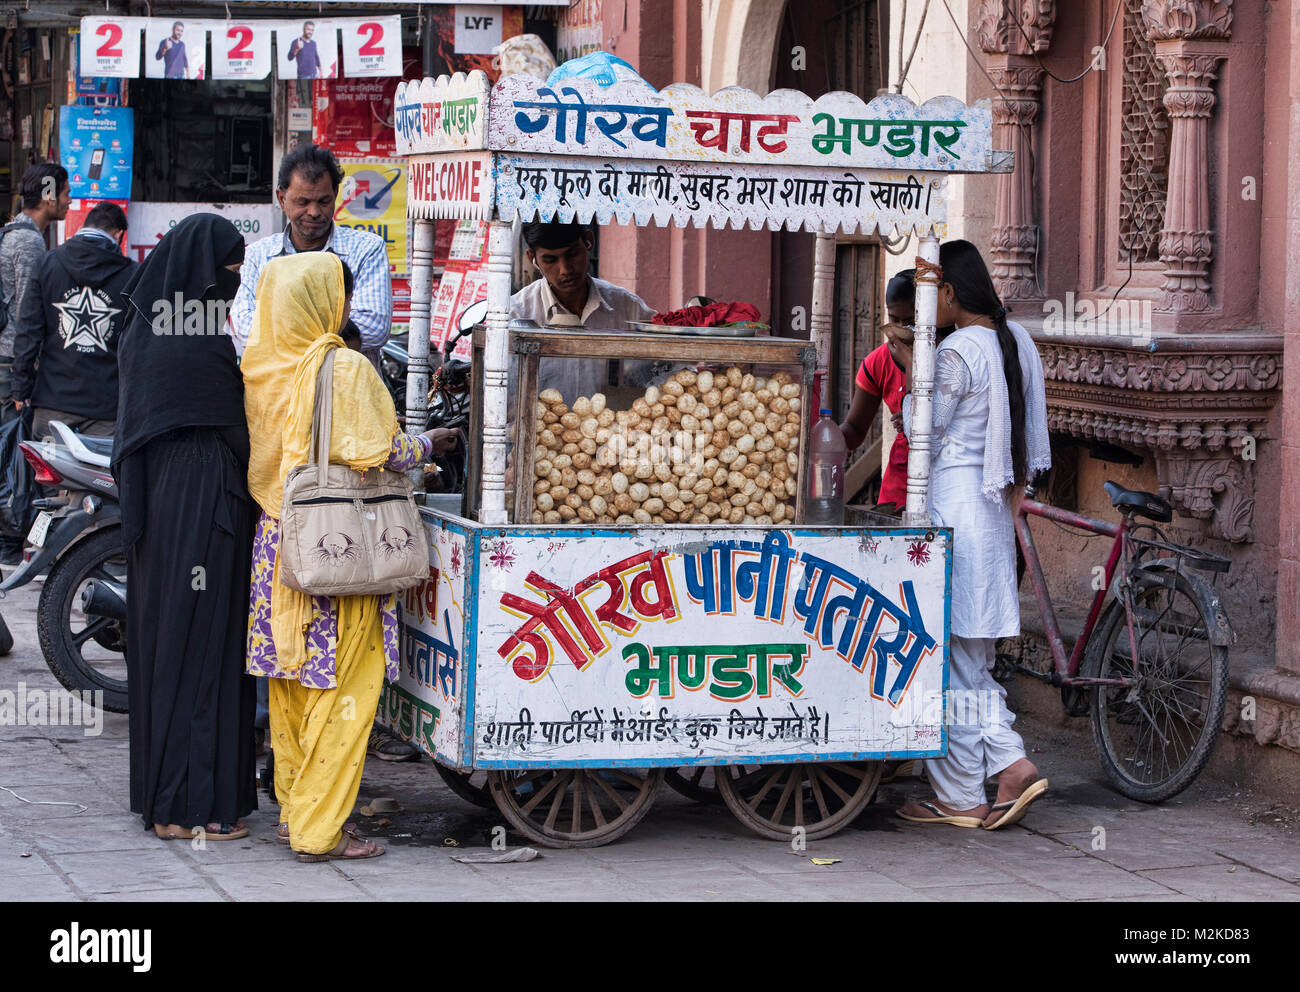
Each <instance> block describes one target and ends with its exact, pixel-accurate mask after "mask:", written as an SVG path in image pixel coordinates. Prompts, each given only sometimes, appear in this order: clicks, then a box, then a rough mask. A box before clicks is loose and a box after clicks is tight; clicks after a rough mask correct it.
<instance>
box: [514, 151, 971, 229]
mask: <svg viewBox="0 0 1300 992" xmlns="http://www.w3.org/2000/svg"><path fill="white" fill-rule="evenodd" d="M494 169H495V172H496V176H495V181H496V188H497V212H498V214H499V216H500V217H501V218H502V219H503V220H513V219H514V218H515V217H519V218H521V219H522V220H525V221H528V220H535V219H539V218H540V219H546V218H550V217H557V218H558V219H560V220H563V221H570V220H573V219H574V218H575V217H576V218H577V219H578V220H579V221H582V222H583V223H591V222H593V221H594V222H596V223H600V224H607V223H610V222H611V221H615V222H617V223H620V224H627V223H636V224H649V223H651V222H653V223H656V224H659V225H668V224H675V225H677V226H685V225H686V224H689V223H694V224H695V225H696V226H697V227H705V226H707V225H710V224H711V225H713V226H714V227H718V228H721V227H726V226H727V225H730V226H732V227H737V228H739V227H744V226H747V225H748V226H749V227H753V228H761V227H770V228H773V229H776V228H780V227H785V228H788V229H789V230H799V229H801V228H802V229H804V230H808V231H823V232H832V231H837V230H838V231H842V232H844V233H846V234H851V233H855V232H856V233H860V234H871V233H873V232H877V231H879V232H880V233H881V234H887V235H891V236H897V235H899V234H906V233H909V232H910V233H915V234H917V235H920V236H925V235H930V234H933V235H934V236H936V237H940V238H942V237H945V236H946V234H947V209H946V201H945V196H944V193H945V189H946V184H947V177H946V176H936V175H933V174H928V175H927V174H926V173H916V172H884V171H879V170H871V169H835V170H828V169H814V168H809V167H806V166H793V167H785V168H778V167H773V166H756V165H729V164H724V163H718V164H705V163H694V162H656V161H654V160H650V159H642V160H639V161H637V160H628V159H598V158H560V157H556V156H553V155H505V154H497V155H496V156H495V162H494Z"/></svg>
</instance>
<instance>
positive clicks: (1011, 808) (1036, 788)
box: [982, 778, 1047, 830]
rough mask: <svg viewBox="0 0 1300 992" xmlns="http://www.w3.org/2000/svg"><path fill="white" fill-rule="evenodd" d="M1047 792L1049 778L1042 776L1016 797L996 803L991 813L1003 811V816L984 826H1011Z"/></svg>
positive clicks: (998, 828)
mask: <svg viewBox="0 0 1300 992" xmlns="http://www.w3.org/2000/svg"><path fill="white" fill-rule="evenodd" d="M1046 792H1047V779H1045V778H1040V779H1039V780H1038V781H1037V782H1035V783H1033V784H1032V785H1030V786H1028V787H1027V788H1026V789H1025V791H1024V792H1022V793H1020V795H1019V796H1018V797H1017V798H1015V799H1008V800H1006V801H1005V802H1000V803H994V804H993V805H992V807H990V809H989V815H990V816H991V815H992V814H994V813H1002V816H1000V817H998V819H996V820H994V821H993V822H992V823H984V824H982V826H983V827H984V829H985V830H1000V829H1001V828H1003V827H1009V826H1011V825H1012V824H1013V823H1019V822H1020V821H1021V820H1023V819H1024V818H1025V814H1026V813H1028V812H1029V807H1030V805H1031V804H1032V803H1033V802H1034V801H1035V800H1037V799H1041V798H1042V797H1043V795H1044V793H1046Z"/></svg>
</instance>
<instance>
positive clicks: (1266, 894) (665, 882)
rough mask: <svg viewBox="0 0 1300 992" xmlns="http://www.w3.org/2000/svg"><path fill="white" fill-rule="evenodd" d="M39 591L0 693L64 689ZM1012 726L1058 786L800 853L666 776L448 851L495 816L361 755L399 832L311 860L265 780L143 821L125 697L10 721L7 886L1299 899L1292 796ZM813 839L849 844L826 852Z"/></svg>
mask: <svg viewBox="0 0 1300 992" xmlns="http://www.w3.org/2000/svg"><path fill="white" fill-rule="evenodd" d="M37 591H38V587H35V586H33V587H28V588H27V589H24V590H19V591H18V592H17V593H15V594H13V595H11V596H10V598H8V599H7V600H4V601H3V603H0V609H2V610H3V612H4V615H5V618H6V620H7V621H8V623H9V625H10V627H11V629H12V630H13V632H14V636H15V639H16V642H17V643H16V645H15V648H14V651H13V653H12V654H11V655H10V656H9V657H7V658H4V659H0V691H3V690H10V691H16V690H17V688H18V685H19V683H24V684H25V685H26V686H27V687H28V689H34V688H41V689H54V688H56V687H57V683H56V682H55V680H54V678H53V676H52V675H51V674H50V672H49V670H48V669H47V668H46V667H45V664H44V661H43V660H42V658H41V655H40V652H39V648H38V647H37V645H36V632H35V620H34V608H35V603H36V594H37ZM1018 726H1019V729H1020V730H1021V731H1022V733H1023V734H1024V736H1025V738H1026V744H1027V746H1029V747H1031V748H1036V749H1040V750H1039V752H1038V753H1035V754H1033V755H1032V757H1033V758H1034V760H1035V761H1036V762H1037V763H1038V764H1039V766H1040V768H1041V769H1042V770H1043V771H1044V773H1045V774H1047V775H1048V776H1050V778H1051V781H1052V789H1051V792H1050V794H1049V795H1048V797H1047V798H1045V799H1044V800H1042V801H1041V802H1039V803H1038V804H1037V805H1036V806H1035V808H1034V810H1033V812H1032V813H1031V815H1030V816H1029V818H1028V819H1027V820H1026V821H1025V822H1024V824H1023V825H1022V826H1017V827H1013V828H1011V829H1008V830H1005V831H998V832H985V831H974V830H960V829H955V828H951V827H940V826H923V825H913V824H908V823H905V822H903V821H900V820H897V819H895V818H894V817H893V816H892V810H893V808H894V807H895V806H897V805H898V802H899V801H900V800H901V799H902V797H903V795H904V794H905V792H906V791H907V789H906V788H905V787H903V786H897V785H891V786H887V787H884V788H883V789H882V790H881V795H880V796H879V797H878V799H877V802H876V803H875V804H874V805H873V806H871V807H869V808H868V809H867V810H866V812H865V813H864V814H863V816H862V817H860V818H859V820H858V822H857V823H856V824H854V825H853V826H852V827H850V828H848V829H846V830H844V831H842V832H841V833H839V834H838V835H836V836H834V837H832V838H829V839H827V840H822V841H815V842H812V843H810V844H809V845H808V849H807V850H806V851H803V852H792V851H791V850H790V848H789V845H788V844H783V843H778V842H773V841H767V840H762V839H760V838H757V837H755V836H753V835H751V834H749V833H748V832H746V831H745V829H744V828H743V827H741V826H740V824H739V823H737V822H736V821H735V819H734V818H733V817H732V816H731V814H730V813H729V812H728V811H727V810H726V809H725V807H722V806H703V805H698V804H695V803H692V802H690V801H688V800H686V799H684V798H682V797H681V796H679V795H677V794H676V793H675V792H672V791H670V790H669V789H667V788H666V787H665V788H664V790H663V791H662V792H661V793H660V794H659V797H658V800H657V802H656V805H655V807H654V809H652V810H651V811H650V813H649V815H648V816H647V817H646V819H645V820H643V821H642V822H641V823H640V824H638V825H637V826H636V827H635V828H634V829H633V830H632V831H631V833H629V834H628V835H627V836H626V837H625V838H624V839H622V840H621V841H618V842H616V843H614V844H611V845H609V846H606V847H602V848H595V849H591V850H583V851H551V850H547V851H544V852H543V856H542V857H541V858H540V859H538V860H536V861H533V862H529V863H523V864H506V865H462V864H458V863H456V862H453V861H452V860H450V856H451V854H453V853H455V852H454V851H453V850H451V848H450V847H449V845H451V844H455V845H458V846H459V848H460V849H462V850H465V849H474V848H478V849H484V848H486V846H487V842H488V834H489V832H490V831H491V829H492V827H493V826H496V825H497V824H499V823H501V822H502V819H501V817H500V815H499V814H497V813H496V812H495V810H491V811H489V810H483V809H479V808H478V807H475V806H473V805H470V804H469V803H466V802H464V801H463V800H461V799H459V798H457V797H456V796H455V795H454V794H453V793H452V792H451V791H450V790H449V789H448V788H447V787H446V786H445V785H444V784H443V783H442V781H441V780H440V779H439V778H438V776H437V775H436V774H435V772H434V770H433V766H432V764H431V763H430V762H429V760H428V759H424V760H422V761H420V762H418V763H413V764H390V763H384V762H379V761H373V760H372V761H370V762H368V764H367V768H366V776H365V782H364V784H363V788H362V793H361V796H362V799H363V800H364V799H368V798H370V797H374V796H390V797H393V798H395V799H396V800H397V801H398V803H399V804H400V806H401V811H400V812H397V813H394V814H391V815H390V816H389V817H388V818H387V822H386V823H381V821H380V818H378V817H371V818H365V817H362V818H361V823H362V825H363V829H365V830H366V831H367V832H369V833H372V834H374V835H376V836H382V837H386V838H387V839H386V840H385V843H387V844H388V846H389V850H388V853H387V855H385V856H384V857H381V858H377V859H374V860H370V861H360V862H350V863H339V862H335V863H331V864H318V865H302V864H298V863H297V862H296V861H295V860H294V859H293V857H292V855H291V854H290V852H289V851H288V849H287V848H285V847H283V846H281V845H278V844H277V843H276V842H275V835H274V824H275V822H276V814H275V810H274V807H272V806H271V804H270V803H269V801H268V800H267V799H266V797H265V794H261V797H260V798H261V802H262V808H261V809H260V810H258V811H257V812H256V813H254V814H253V815H252V816H251V817H250V818H249V825H250V827H251V828H252V835H251V836H250V837H248V838H246V839H244V840H240V841H234V842H229V843H210V844H208V845H207V846H206V848H205V849H203V850H194V849H192V847H191V846H190V844H189V843H188V842H178V841H173V842H169V843H165V842H163V841H160V840H158V839H156V838H155V837H154V836H153V835H152V833H146V832H145V831H144V830H143V829H142V825H141V822H140V820H139V818H138V817H136V816H133V815H132V814H131V813H130V812H129V810H128V808H127V740H126V734H127V722H126V717H125V716H123V715H114V714H107V715H106V717H105V720H104V724H103V732H102V734H101V735H99V736H93V737H88V736H85V735H84V734H83V732H82V729H81V728H79V727H68V726H60V727H47V726H21V725H20V726H14V725H9V726H0V786H3V787H5V789H7V790H11V791H0V900H4V901H13V900H89V901H111V900H168V901H172V900H187V901H188V900H223V901H235V900H240V901H243V900H275V899H312V900H379V899H393V900H396V899H423V900H429V899H439V900H441V899H459V900H465V899H482V900H512V901H519V900H551V899H619V900H621V901H628V900H635V899H642V900H662V899H698V900H746V901H757V900H801V901H806V900H836V899H843V900H858V899H875V900H909V901H933V900H958V901H960V900H1024V899H1043V900H1068V901H1088V900H1109V901H1137V900H1171V901H1226V900H1249V901H1270V902H1279V901H1291V902H1295V901H1300V829H1297V827H1296V825H1295V822H1294V810H1288V809H1287V807H1286V806H1285V805H1284V804H1283V803H1282V802H1281V801H1280V800H1279V801H1277V802H1272V801H1271V800H1270V797H1261V796H1258V795H1253V796H1252V795H1245V796H1243V794H1242V793H1241V792H1240V791H1239V790H1237V789H1236V788H1235V787H1234V786H1233V785H1232V784H1231V783H1224V782H1216V781H1209V780H1202V781H1199V782H1197V783H1195V784H1194V785H1193V786H1192V787H1191V788H1190V789H1189V790H1188V791H1187V792H1185V793H1184V794H1183V795H1182V796H1180V797H1179V798H1178V799H1177V800H1175V801H1171V802H1169V803H1167V804H1165V805H1163V806H1142V805H1140V804H1137V803H1133V802H1130V801H1128V800H1126V799H1124V798H1123V797H1122V796H1120V795H1118V794H1117V793H1115V792H1114V791H1112V790H1111V789H1110V788H1109V787H1108V786H1107V785H1106V784H1105V782H1104V779H1103V776H1102V773H1101V771H1100V768H1099V766H1098V764H1097V762H1096V758H1095V755H1094V754H1093V753H1092V744H1091V740H1090V738H1089V737H1088V736H1086V729H1087V728H1086V722H1081V723H1080V728H1081V731H1083V733H1079V734H1070V733H1067V732H1062V731H1061V730H1059V729H1057V728H1055V727H1049V726H1047V725H1046V724H1035V723H1034V722H1033V721H1032V720H1028V719H1023V718H1022V720H1021V721H1020V723H1019V725H1018ZM911 788H912V789H914V790H915V789H916V788H917V787H916V785H915V784H913V785H912V787H911ZM19 797H22V799H20V798H19ZM22 800H29V801H31V803H39V804H48V803H62V804H84V806H85V807H86V809H85V810H84V812H79V811H78V806H76V805H33V804H31V803H28V802H24V801H22ZM1292 801H1294V800H1292ZM1261 811H1262V815H1261ZM511 843H512V845H513V844H515V843H522V841H521V840H520V839H519V838H517V837H514V836H513V835H512V836H511ZM814 856H815V857H818V858H834V859H838V861H837V863H835V864H833V865H828V866H817V865H814V864H813V863H812V862H811V860H810V858H812V857H814Z"/></svg>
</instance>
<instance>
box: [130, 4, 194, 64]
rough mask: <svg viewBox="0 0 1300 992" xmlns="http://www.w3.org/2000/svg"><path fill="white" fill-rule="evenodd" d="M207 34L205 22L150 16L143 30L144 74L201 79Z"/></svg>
mask: <svg viewBox="0 0 1300 992" xmlns="http://www.w3.org/2000/svg"><path fill="white" fill-rule="evenodd" d="M207 34H208V32H207V24H206V22H204V21H196V20H189V21H186V20H184V19H182V18H170V17H152V18H150V19H149V20H148V22H147V23H146V24H145V29H144V74H145V77H146V78H148V79H203V78H204V77H205V76H206V75H207V67H208V66H207V59H208V44H207V41H208V38H207ZM132 75H134V73H132Z"/></svg>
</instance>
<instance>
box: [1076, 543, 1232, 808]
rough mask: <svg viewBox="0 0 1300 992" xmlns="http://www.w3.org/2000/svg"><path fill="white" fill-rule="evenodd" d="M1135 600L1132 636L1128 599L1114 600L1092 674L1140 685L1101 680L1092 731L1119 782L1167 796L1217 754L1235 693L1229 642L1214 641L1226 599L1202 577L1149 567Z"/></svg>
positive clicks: (1133, 794) (1136, 794) (1154, 797)
mask: <svg viewBox="0 0 1300 992" xmlns="http://www.w3.org/2000/svg"><path fill="white" fill-rule="evenodd" d="M1132 603H1133V636H1132V638H1130V636H1129V627H1128V623H1127V619H1126V618H1127V614H1126V611H1125V609H1124V603H1123V600H1122V599H1116V600H1114V601H1112V602H1111V604H1110V606H1109V607H1108V608H1107V611H1106V615H1105V616H1104V617H1103V618H1102V622H1101V624H1100V625H1099V627H1098V630H1097V634H1096V635H1095V636H1096V637H1097V638H1098V642H1097V643H1098V644H1099V645H1100V656H1099V657H1097V656H1094V660H1093V662H1092V664H1091V665H1090V666H1089V667H1090V669H1091V671H1090V674H1094V673H1095V675H1096V677H1098V678H1103V679H1105V678H1124V679H1129V680H1130V685H1128V686H1094V687H1093V689H1092V703H1091V710H1092V733H1093V739H1094V740H1095V741H1096V744H1097V751H1098V754H1099V755H1100V757H1101V764H1102V767H1103V768H1104V769H1105V771H1106V775H1107V776H1108V777H1109V778H1110V780H1111V782H1113V783H1114V785H1115V787H1116V788H1117V789H1119V791H1120V792H1122V793H1123V794H1124V795H1126V796H1128V797H1129V798H1130V799H1136V800H1138V801H1139V802H1146V803H1157V802H1161V801H1163V800H1165V799H1168V798H1170V797H1171V796H1175V795H1177V794H1178V793H1180V792H1182V791H1183V789H1185V788H1187V786H1188V785H1190V784H1191V782H1192V781H1193V780H1194V779H1195V778H1196V776H1197V775H1199V774H1200V773H1201V769H1203V768H1204V767H1205V765H1206V763H1207V762H1208V761H1209V760H1210V753H1211V752H1212V751H1213V750H1214V744H1215V741H1216V740H1217V739H1218V736H1219V728H1220V727H1221V726H1222V724H1223V709H1224V705H1225V703H1226V702H1227V698H1228V649H1227V648H1226V647H1224V646H1222V645H1219V644H1215V643H1213V639H1214V635H1215V631H1216V629H1217V628H1216V625H1215V622H1214V618H1215V607H1216V600H1215V596H1214V592H1213V589H1212V588H1211V587H1210V585H1209V583H1207V582H1206V581H1205V580H1204V579H1202V578H1201V577H1200V576H1197V575H1186V574H1180V573H1178V572H1175V571H1173V570H1172V569H1171V568H1168V567H1158V568H1155V569H1148V570H1144V572H1143V573H1142V574H1140V575H1139V576H1138V577H1137V578H1136V579H1135V581H1134V585H1133V591H1132ZM1134 643H1135V644H1136V646H1137V652H1136V657H1134V651H1133V644H1134Z"/></svg>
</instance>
